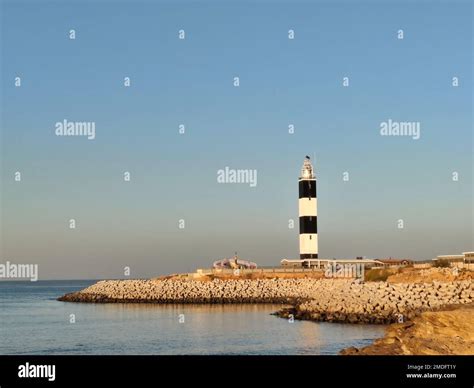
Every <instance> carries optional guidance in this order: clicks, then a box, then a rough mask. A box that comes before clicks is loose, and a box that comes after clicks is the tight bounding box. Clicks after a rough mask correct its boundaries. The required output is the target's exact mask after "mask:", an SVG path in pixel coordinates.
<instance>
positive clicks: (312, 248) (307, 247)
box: [299, 156, 318, 260]
mask: <svg viewBox="0 0 474 388" xmlns="http://www.w3.org/2000/svg"><path fill="white" fill-rule="evenodd" d="M299 192H300V197H299V216H300V259H301V260H304V259H313V258H314V259H316V258H318V210H317V209H318V200H317V198H316V176H315V175H314V171H313V165H312V164H311V160H310V158H309V156H306V158H305V160H304V162H303V168H302V169H301V176H300V178H299Z"/></svg>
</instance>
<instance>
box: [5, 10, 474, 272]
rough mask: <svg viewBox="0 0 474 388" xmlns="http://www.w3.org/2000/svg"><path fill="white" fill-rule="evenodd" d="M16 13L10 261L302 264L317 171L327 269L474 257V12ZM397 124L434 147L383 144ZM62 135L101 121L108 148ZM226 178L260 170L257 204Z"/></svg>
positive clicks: (8, 194) (11, 54) (48, 267)
mask: <svg viewBox="0 0 474 388" xmlns="http://www.w3.org/2000/svg"><path fill="white" fill-rule="evenodd" d="M1 12H2V30H1V33H2V36H1V46H2V54H1V65H2V66H1V75H2V87H1V89H2V101H1V108H2V122H1V131H2V149H1V159H2V164H3V166H2V180H1V192H2V217H1V221H2V222H1V227H2V240H1V250H0V254H1V256H0V261H1V262H4V261H6V260H10V261H11V262H17V263H38V264H39V266H40V267H39V271H40V277H41V278H102V277H104V278H105V277H120V276H121V275H122V274H123V267H124V266H127V265H128V266H130V267H131V270H132V277H146V276H154V275H157V274H165V273H169V272H180V271H191V270H194V269H195V268H197V267H208V266H209V265H210V263H212V261H213V260H216V259H218V258H222V257H225V256H230V255H232V254H233V253H234V251H238V252H239V255H240V256H241V257H243V258H247V259H250V260H254V261H256V262H257V263H258V264H260V265H272V264H277V263H278V262H279V261H280V260H281V259H282V258H283V257H292V258H296V257H297V256H298V230H297V228H295V229H293V230H291V229H288V220H289V219H295V220H297V217H298V213H297V212H298V207H297V205H298V202H297V201H298V192H297V190H298V186H297V178H298V175H299V172H300V168H301V164H302V161H303V158H304V156H305V155H307V154H308V155H315V156H316V163H315V167H316V173H317V176H318V201H319V208H318V232H319V245H320V249H319V251H320V256H321V257H330V258H332V257H337V258H342V257H355V256H367V257H388V256H392V257H412V258H415V259H430V258H432V257H434V256H436V255H438V254H445V253H458V252H461V251H466V250H472V249H473V160H472V151H473V139H472V130H473V125H472V108H473V101H472V92H473V90H472V63H473V45H472V43H473V42H472V20H473V11H472V5H471V4H470V2H428V1H425V2H398V1H397V2H394V3H391V2H384V3H383V4H379V3H378V2H359V3H357V4H356V2H339V3H332V4H331V3H324V2H289V1H288V2H271V1H265V2H263V1H261V2H256V3H250V2H237V1H227V2H225V3H222V4H220V3H218V2H204V1H193V2H178V3H176V2H173V3H172V2H152V1H146V2H141V3H140V2H135V1H134V2H131V1H130V2H120V3H112V2H107V1H99V2H96V3H93V2H85V1H83V2H81V1H77V2H68V3H64V2H46V1H36V2H33V1H28V2H21V1H3V2H2V7H1ZM70 29H75V31H76V39H75V40H70V39H69V36H68V33H69V30H70ZM180 29H184V30H185V31H186V39H185V40H184V41H183V40H179V39H178V30H180ZM289 29H293V30H294V31H295V39H294V40H289V39H288V36H287V31H288V30H289ZM399 29H403V30H404V39H403V40H398V39H397V31H398V30H399ZM16 76H20V77H21V79H22V86H21V87H20V88H17V87H15V85H14V79H15V77H16ZM126 76H129V77H130V78H131V82H132V86H131V87H129V88H125V87H124V86H123V78H124V77H126ZM235 76H238V77H240V82H241V84H240V87H239V88H235V87H234V86H233V77H235ZM344 76H348V77H350V86H349V87H343V86H342V78H343V77H344ZM453 76H457V77H459V82H460V86H459V87H452V85H451V80H452V77H453ZM389 118H391V119H392V120H397V121H418V122H420V123H421V138H420V139H419V140H412V139H411V138H407V137H382V136H380V134H379V128H380V123H381V122H382V121H386V120H388V119H389ZM63 119H68V120H71V121H94V122H95V123H96V139H95V140H93V141H90V140H87V139H85V138H77V137H57V136H55V134H54V130H55V127H54V124H55V123H56V122H57V121H62V120H63ZM181 123H184V124H185V125H186V134H185V135H179V134H178V125H179V124H181ZM289 124H294V125H295V128H296V131H295V133H294V134H293V135H290V134H288V130H287V128H288V125H289ZM225 166H229V167H231V168H236V169H257V172H258V185H257V187H255V188H250V187H249V186H248V185H243V184H240V185H239V184H218V183H217V180H216V174H217V170H219V169H221V168H224V167H225ZM15 171H21V173H22V181H21V182H14V180H13V174H14V172H15ZM124 171H130V172H131V174H132V180H131V182H128V183H127V182H124V181H123V179H122V174H123V172H124ZM344 171H348V172H349V174H350V181H349V182H343V180H342V174H343V172H344ZM453 171H457V172H458V173H459V181H458V182H453V181H452V179H451V177H452V175H451V174H452V172H453ZM70 218H74V219H76V221H77V229H76V230H70V229H69V228H68V223H67V221H68V220H69V219H70ZM181 218H183V219H185V221H186V228H185V229H184V230H180V229H178V220H179V219H181ZM398 219H403V220H404V222H405V228H404V229H403V230H399V229H397V220H398ZM296 225H297V223H296Z"/></svg>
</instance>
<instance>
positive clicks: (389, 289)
mask: <svg viewBox="0 0 474 388" xmlns="http://www.w3.org/2000/svg"><path fill="white" fill-rule="evenodd" d="M313 290H314V291H313V292H316V293H315V294H313V297H312V298H311V299H310V300H306V301H302V302H300V303H297V304H296V305H295V307H293V308H290V309H285V310H282V311H281V312H280V313H279V315H280V316H282V317H289V316H290V315H292V316H293V317H294V318H296V319H306V320H313V321H327V322H349V323H394V322H405V321H408V320H411V319H413V318H414V317H415V316H417V315H418V314H419V313H421V312H422V311H426V310H437V309H439V308H441V307H443V306H447V305H460V304H469V303H473V302H474V283H473V282H472V281H471V280H464V281H456V282H450V283H441V282H432V283H418V284H410V283H398V284H389V283H387V282H366V283H358V282H350V281H334V280H321V281H320V282H318V284H317V285H316V286H315V287H314V288H313Z"/></svg>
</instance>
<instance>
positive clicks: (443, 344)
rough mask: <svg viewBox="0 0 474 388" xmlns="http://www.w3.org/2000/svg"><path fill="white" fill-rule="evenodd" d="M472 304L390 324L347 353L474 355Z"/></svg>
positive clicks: (344, 352) (473, 305) (349, 349)
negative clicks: (379, 334) (369, 342)
mask: <svg viewBox="0 0 474 388" xmlns="http://www.w3.org/2000/svg"><path fill="white" fill-rule="evenodd" d="M473 327H474V304H472V303H471V304H469V305H464V306H456V307H448V308H446V309H443V310H441V311H426V312H424V313H422V314H421V315H420V316H418V317H416V318H414V319H413V320H412V321H410V322H406V323H401V324H392V325H390V326H389V327H388V328H387V331H386V334H385V337H383V338H381V339H378V340H376V341H375V342H374V343H373V344H372V345H369V346H367V347H365V348H361V349H356V348H348V349H344V350H343V351H342V352H341V354H349V355H474V330H473Z"/></svg>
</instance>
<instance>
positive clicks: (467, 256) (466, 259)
mask: <svg viewBox="0 0 474 388" xmlns="http://www.w3.org/2000/svg"><path fill="white" fill-rule="evenodd" d="M433 260H434V261H438V260H443V261H448V262H450V263H468V264H470V263H474V252H463V253H462V255H439V256H437V257H436V259H433Z"/></svg>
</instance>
